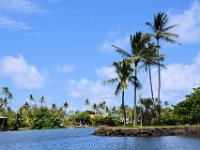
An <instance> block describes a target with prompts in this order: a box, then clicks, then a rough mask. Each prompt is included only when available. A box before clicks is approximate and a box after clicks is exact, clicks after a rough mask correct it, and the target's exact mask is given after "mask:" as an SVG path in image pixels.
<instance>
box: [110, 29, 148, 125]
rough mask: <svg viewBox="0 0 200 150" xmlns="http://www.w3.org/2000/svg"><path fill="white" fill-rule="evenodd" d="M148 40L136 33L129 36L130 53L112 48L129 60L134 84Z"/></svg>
mask: <svg viewBox="0 0 200 150" xmlns="http://www.w3.org/2000/svg"><path fill="white" fill-rule="evenodd" d="M149 40H150V38H149V36H143V34H142V32H136V33H135V35H134V36H132V35H131V36H130V44H131V52H130V53H129V52H127V51H125V50H123V49H121V48H119V47H117V46H113V47H114V48H116V51H117V52H118V53H120V54H122V55H123V56H125V57H128V58H131V59H132V62H133V64H134V70H135V82H134V83H137V82H136V79H137V74H138V71H137V69H138V65H139V63H140V61H141V55H142V53H143V51H144V50H145V48H146V44H147V42H149ZM139 87H140V86H139V84H134V112H133V114H134V115H133V116H134V119H133V120H134V121H133V125H134V126H135V125H137V106H136V104H137V88H139Z"/></svg>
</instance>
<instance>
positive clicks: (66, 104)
mask: <svg viewBox="0 0 200 150" xmlns="http://www.w3.org/2000/svg"><path fill="white" fill-rule="evenodd" d="M68 107H69V104H68V103H67V102H64V104H63V108H64V109H65V115H66V110H67V108H68Z"/></svg>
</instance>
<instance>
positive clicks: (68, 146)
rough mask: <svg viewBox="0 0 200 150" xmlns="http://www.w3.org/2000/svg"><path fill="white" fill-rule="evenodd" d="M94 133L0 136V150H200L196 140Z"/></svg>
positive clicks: (70, 131)
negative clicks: (109, 135)
mask: <svg viewBox="0 0 200 150" xmlns="http://www.w3.org/2000/svg"><path fill="white" fill-rule="evenodd" d="M94 130H95V129H57V130H35V131H34V130H33V131H9V132H0V150H200V138H198V137H173V136H166V137H146V138H142V137H96V136H92V135H91V133H93V132H94Z"/></svg>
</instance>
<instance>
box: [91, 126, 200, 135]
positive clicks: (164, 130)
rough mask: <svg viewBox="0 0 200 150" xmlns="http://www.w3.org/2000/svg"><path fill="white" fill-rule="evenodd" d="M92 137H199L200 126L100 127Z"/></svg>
mask: <svg viewBox="0 0 200 150" xmlns="http://www.w3.org/2000/svg"><path fill="white" fill-rule="evenodd" d="M93 135H95V136H136V137H149V136H153V137H154V136H200V126H175V127H150V128H148V127H141V128H128V127H127V128H126V127H121V128H120V127H117V128H115V127H101V128H98V129H97V130H96V131H95V132H94V133H93Z"/></svg>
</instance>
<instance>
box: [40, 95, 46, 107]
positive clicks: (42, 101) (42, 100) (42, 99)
mask: <svg viewBox="0 0 200 150" xmlns="http://www.w3.org/2000/svg"><path fill="white" fill-rule="evenodd" d="M45 102H46V99H45V97H44V96H42V97H41V98H40V103H41V107H42V104H44V103H45Z"/></svg>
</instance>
